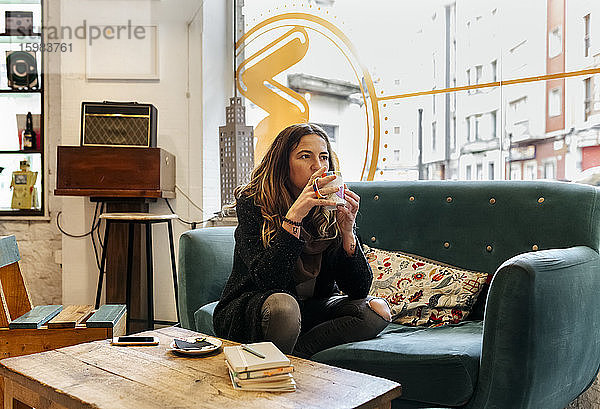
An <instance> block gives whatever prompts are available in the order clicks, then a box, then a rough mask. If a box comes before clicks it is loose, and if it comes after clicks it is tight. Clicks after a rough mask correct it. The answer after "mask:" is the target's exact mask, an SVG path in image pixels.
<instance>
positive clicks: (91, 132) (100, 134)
mask: <svg viewBox="0 0 600 409" xmlns="http://www.w3.org/2000/svg"><path fill="white" fill-rule="evenodd" d="M84 135H85V144H86V145H129V146H148V143H149V140H150V118H149V117H148V116H140V117H138V116H133V115H112V116H111V115H87V114H86V115H85V132H84Z"/></svg>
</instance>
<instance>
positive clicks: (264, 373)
mask: <svg viewBox="0 0 600 409" xmlns="http://www.w3.org/2000/svg"><path fill="white" fill-rule="evenodd" d="M225 363H226V364H227V369H229V372H231V373H232V374H233V376H235V377H236V379H240V380H245V379H258V380H260V379H264V378H274V377H277V376H279V375H286V374H290V375H291V373H292V372H294V367H293V366H292V365H290V366H281V367H279V368H270V369H259V370H256V371H246V372H236V371H234V370H233V369H232V368H231V365H229V362H227V360H225Z"/></svg>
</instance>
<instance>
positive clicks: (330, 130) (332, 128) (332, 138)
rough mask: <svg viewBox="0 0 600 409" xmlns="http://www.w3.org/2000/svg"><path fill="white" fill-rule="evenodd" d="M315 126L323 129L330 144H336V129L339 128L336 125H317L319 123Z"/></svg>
mask: <svg viewBox="0 0 600 409" xmlns="http://www.w3.org/2000/svg"><path fill="white" fill-rule="evenodd" d="M317 125H319V126H320V127H321V128H323V130H324V131H325V133H326V134H327V136H328V137H329V142H331V143H335V142H336V140H337V133H338V128H339V127H338V126H337V125H328V124H319V123H317Z"/></svg>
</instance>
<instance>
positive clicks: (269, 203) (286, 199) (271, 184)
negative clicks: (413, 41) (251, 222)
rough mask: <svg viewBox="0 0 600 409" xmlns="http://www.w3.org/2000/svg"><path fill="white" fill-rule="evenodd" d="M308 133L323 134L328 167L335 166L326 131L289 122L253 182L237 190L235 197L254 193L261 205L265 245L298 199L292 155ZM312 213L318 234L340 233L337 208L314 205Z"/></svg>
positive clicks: (251, 180) (330, 235)
mask: <svg viewBox="0 0 600 409" xmlns="http://www.w3.org/2000/svg"><path fill="white" fill-rule="evenodd" d="M305 135H318V136H320V137H321V138H323V140H324V141H325V143H326V144H327V151H328V152H329V170H330V171H334V170H336V165H337V157H336V155H335V153H334V152H333V150H332V149H331V144H330V143H329V138H328V137H327V133H325V131H324V130H323V129H322V128H321V127H320V126H318V125H315V124H310V123H302V124H295V125H291V126H288V127H287V128H285V129H284V130H283V131H281V132H280V133H279V135H277V137H276V138H275V140H274V141H273V143H272V144H271V146H270V147H269V150H268V151H267V153H266V154H265V156H264V157H263V159H262V161H261V162H260V164H259V165H258V166H257V167H256V168H255V169H254V170H253V171H252V175H251V177H250V182H249V183H248V184H246V185H241V186H238V187H237V188H236V189H235V190H234V195H235V197H236V199H237V198H239V197H240V196H245V197H251V198H253V200H254V204H255V205H256V206H258V207H259V208H260V211H261V213H262V216H263V220H264V221H263V225H262V230H261V239H262V242H263V246H264V247H265V248H266V247H269V244H270V242H271V240H272V239H273V237H274V236H275V233H276V232H277V230H278V229H279V227H280V226H281V222H282V220H281V218H282V217H283V216H285V215H286V213H287V211H288V210H289V208H290V207H291V206H292V204H293V203H294V201H295V198H294V197H293V196H292V193H291V189H290V183H291V182H290V163H289V160H290V159H289V158H290V154H291V152H292V151H293V150H294V149H296V147H297V146H298V144H299V143H300V140H301V139H302V137H303V136H305ZM309 216H310V222H309V223H310V224H311V225H312V229H313V232H314V233H316V235H317V237H320V238H325V237H336V236H338V233H339V231H338V227H337V223H335V212H333V211H331V210H326V209H324V208H323V207H322V206H319V207H318V208H313V209H312V210H311V212H310V213H309Z"/></svg>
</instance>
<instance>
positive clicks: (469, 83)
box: [467, 68, 471, 85]
mask: <svg viewBox="0 0 600 409" xmlns="http://www.w3.org/2000/svg"><path fill="white" fill-rule="evenodd" d="M467 85H471V69H470V68H469V69H467Z"/></svg>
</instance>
